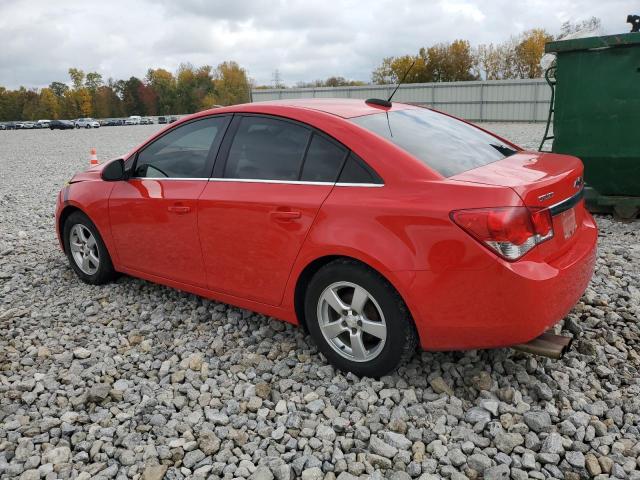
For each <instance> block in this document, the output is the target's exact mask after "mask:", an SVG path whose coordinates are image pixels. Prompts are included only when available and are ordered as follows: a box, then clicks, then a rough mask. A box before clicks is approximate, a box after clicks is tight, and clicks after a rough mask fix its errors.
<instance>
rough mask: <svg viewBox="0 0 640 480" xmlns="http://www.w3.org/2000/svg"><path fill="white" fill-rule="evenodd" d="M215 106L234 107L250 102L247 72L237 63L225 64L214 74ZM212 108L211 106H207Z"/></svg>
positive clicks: (217, 68)
mask: <svg viewBox="0 0 640 480" xmlns="http://www.w3.org/2000/svg"><path fill="white" fill-rule="evenodd" d="M213 85H214V92H215V93H214V96H213V99H214V104H218V105H233V104H236V103H246V102H248V101H249V100H250V96H251V86H250V85H249V79H248V78H247V72H246V71H245V70H244V68H241V67H240V65H238V64H237V63H236V62H223V63H221V64H220V65H218V66H217V67H216V69H215V71H214V72H213ZM207 106H210V105H207Z"/></svg>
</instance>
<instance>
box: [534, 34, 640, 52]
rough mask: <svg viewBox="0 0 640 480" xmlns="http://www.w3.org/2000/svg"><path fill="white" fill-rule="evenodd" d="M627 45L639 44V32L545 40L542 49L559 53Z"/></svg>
mask: <svg viewBox="0 0 640 480" xmlns="http://www.w3.org/2000/svg"><path fill="white" fill-rule="evenodd" d="M629 45H640V33H620V34H618V35H605V36H603V37H585V38H574V39H572V40H558V41H556V42H547V43H546V44H545V46H544V51H545V53H552V52H558V53H559V52H572V51H576V50H592V49H599V48H615V47H625V46H629Z"/></svg>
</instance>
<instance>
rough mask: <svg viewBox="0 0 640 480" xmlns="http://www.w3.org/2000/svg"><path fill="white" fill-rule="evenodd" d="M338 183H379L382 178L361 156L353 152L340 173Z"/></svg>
mask: <svg viewBox="0 0 640 480" xmlns="http://www.w3.org/2000/svg"><path fill="white" fill-rule="evenodd" d="M338 183H378V184H382V183H383V182H382V179H381V178H380V177H379V176H378V175H377V174H376V172H374V171H373V170H372V169H371V167H369V165H367V164H366V163H364V162H363V161H362V160H361V159H360V157H358V156H357V155H355V154H354V153H351V154H350V155H349V158H347V162H346V163H345V164H344V168H343V169H342V172H341V173H340V178H339V179H338Z"/></svg>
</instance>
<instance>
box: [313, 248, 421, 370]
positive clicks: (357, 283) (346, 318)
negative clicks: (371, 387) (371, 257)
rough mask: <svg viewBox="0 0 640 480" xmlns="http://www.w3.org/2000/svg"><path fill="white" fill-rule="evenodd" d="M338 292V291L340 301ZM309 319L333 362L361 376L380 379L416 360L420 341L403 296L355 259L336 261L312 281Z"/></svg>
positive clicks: (325, 353) (319, 347)
mask: <svg viewBox="0 0 640 480" xmlns="http://www.w3.org/2000/svg"><path fill="white" fill-rule="evenodd" d="M356 292H357V294H356ZM332 293H337V295H338V299H339V302H336V301H335V297H333V296H332ZM354 297H356V298H355V301H354ZM365 297H366V298H365ZM329 298H331V299H334V300H333V301H331V303H332V304H333V305H334V306H331V305H330V301H328V299H329ZM336 306H339V309H342V313H338V311H337V309H335V308H334V307H336ZM345 306H346V307H348V308H347V309H346V310H344V309H343V308H342V307H345ZM305 319H306V324H307V327H308V329H309V332H310V334H311V337H312V338H313V340H314V341H315V343H316V345H317V346H318V349H319V350H320V351H321V352H322V353H323V355H324V356H325V357H326V358H327V359H328V360H329V362H331V363H332V364H333V365H334V366H335V367H337V368H339V369H340V370H346V371H349V372H352V373H354V374H356V375H359V376H367V377H375V378H377V377H381V376H383V375H385V374H387V373H389V372H391V371H393V370H395V369H397V368H398V367H399V366H400V365H401V364H402V363H403V362H405V361H407V360H409V359H410V358H411V357H412V356H413V354H414V353H415V350H416V346H417V343H418V335H417V333H416V329H415V326H414V323H413V320H412V318H411V315H410V313H409V310H408V309H407V307H406V305H405V303H404V301H403V300H402V298H401V297H400V295H399V294H398V292H397V291H396V290H395V289H394V288H393V286H392V285H391V284H390V283H389V282H388V281H387V280H386V279H385V278H384V277H382V276H381V275H380V274H379V273H377V272H376V271H375V270H372V269H371V268H369V267H367V266H366V265H363V264H362V263H359V262H356V261H354V260H349V259H339V260H334V261H333V262H331V263H328V264H327V265H325V266H323V267H322V268H321V269H320V270H318V272H316V274H315V275H314V276H313V277H312V278H311V281H310V282H309V285H308V287H307V291H306V294H305ZM358 338H359V339H360V340H361V341H360V342H359V341H358ZM354 345H355V348H354V347H353V346H354ZM358 345H359V346H360V347H358Z"/></svg>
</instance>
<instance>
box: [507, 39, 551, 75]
mask: <svg viewBox="0 0 640 480" xmlns="http://www.w3.org/2000/svg"><path fill="white" fill-rule="evenodd" d="M551 40H553V37H552V36H551V35H549V34H548V33H547V32H546V31H545V30H543V29H541V28H535V29H533V30H528V31H526V32H524V33H523V34H522V36H521V39H520V42H519V43H518V44H517V45H516V47H515V58H516V62H515V63H516V69H517V72H518V77H519V78H538V77H541V76H542V73H543V72H542V67H541V66H540V59H541V58H542V55H544V45H545V43H547V42H549V41H551Z"/></svg>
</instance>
